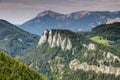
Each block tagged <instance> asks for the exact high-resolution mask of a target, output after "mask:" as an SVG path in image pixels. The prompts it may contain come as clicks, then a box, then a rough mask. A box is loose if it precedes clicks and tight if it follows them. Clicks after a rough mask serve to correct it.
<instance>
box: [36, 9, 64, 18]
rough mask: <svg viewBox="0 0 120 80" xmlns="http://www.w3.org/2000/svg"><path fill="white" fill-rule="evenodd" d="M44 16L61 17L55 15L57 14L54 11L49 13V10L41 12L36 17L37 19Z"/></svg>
mask: <svg viewBox="0 0 120 80" xmlns="http://www.w3.org/2000/svg"><path fill="white" fill-rule="evenodd" d="M46 15H49V16H55V15H63V14H60V13H57V12H54V11H51V10H46V11H43V12H41V13H39V14H38V15H37V17H43V16H46Z"/></svg>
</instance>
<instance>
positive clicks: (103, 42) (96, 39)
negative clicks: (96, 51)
mask: <svg viewBox="0 0 120 80" xmlns="http://www.w3.org/2000/svg"><path fill="white" fill-rule="evenodd" d="M90 39H91V40H93V41H95V42H97V43H100V44H104V45H109V41H108V40H106V39H103V37H101V36H94V37H91V38H90Z"/></svg>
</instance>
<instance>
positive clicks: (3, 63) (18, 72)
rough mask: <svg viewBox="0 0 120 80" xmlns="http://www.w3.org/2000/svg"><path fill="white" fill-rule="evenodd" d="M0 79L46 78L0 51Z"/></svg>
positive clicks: (31, 79)
mask: <svg viewBox="0 0 120 80" xmlns="http://www.w3.org/2000/svg"><path fill="white" fill-rule="evenodd" d="M0 80H48V79H47V78H46V77H45V76H43V75H42V74H38V73H37V72H35V71H34V70H33V69H31V68H29V67H28V66H27V65H26V64H24V63H22V62H20V61H19V60H16V59H13V58H12V57H10V56H8V55H7V54H5V53H4V52H2V51H0Z"/></svg>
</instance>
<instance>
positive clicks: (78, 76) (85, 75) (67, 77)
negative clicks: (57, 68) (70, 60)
mask: <svg viewBox="0 0 120 80" xmlns="http://www.w3.org/2000/svg"><path fill="white" fill-rule="evenodd" d="M119 79H120V76H115V75H110V74H107V75H106V74H101V73H98V74H96V73H95V72H94V71H87V72H85V71H83V70H77V71H72V72H70V70H66V71H65V73H64V75H63V79H62V80H119Z"/></svg>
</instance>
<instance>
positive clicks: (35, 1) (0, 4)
mask: <svg viewBox="0 0 120 80" xmlns="http://www.w3.org/2000/svg"><path fill="white" fill-rule="evenodd" d="M44 10H53V11H56V12H60V13H64V14H68V13H71V12H75V11H81V10H89V11H118V10H119V11H120V0H0V19H5V20H7V21H9V22H11V23H13V24H22V23H24V22H25V21H27V20H29V19H32V18H33V17H35V16H36V15H37V14H38V13H40V12H42V11H44Z"/></svg>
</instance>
